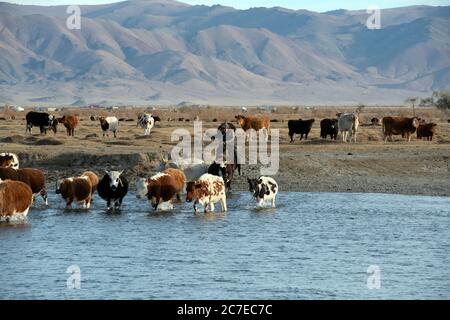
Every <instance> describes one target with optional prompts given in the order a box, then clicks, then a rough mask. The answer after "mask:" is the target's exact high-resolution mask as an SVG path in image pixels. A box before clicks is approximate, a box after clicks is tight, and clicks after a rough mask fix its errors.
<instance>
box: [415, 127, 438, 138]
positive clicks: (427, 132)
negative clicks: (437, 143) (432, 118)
mask: <svg viewBox="0 0 450 320" xmlns="http://www.w3.org/2000/svg"><path fill="white" fill-rule="evenodd" d="M436 127H437V124H436V123H426V124H421V125H419V127H418V128H417V139H422V138H426V139H427V141H433V136H434V135H435V134H436V131H437V130H436Z"/></svg>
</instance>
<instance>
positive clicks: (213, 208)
mask: <svg viewBox="0 0 450 320" xmlns="http://www.w3.org/2000/svg"><path fill="white" fill-rule="evenodd" d="M209 207H210V208H211V212H214V211H216V209H215V207H214V202H210V203H209Z"/></svg>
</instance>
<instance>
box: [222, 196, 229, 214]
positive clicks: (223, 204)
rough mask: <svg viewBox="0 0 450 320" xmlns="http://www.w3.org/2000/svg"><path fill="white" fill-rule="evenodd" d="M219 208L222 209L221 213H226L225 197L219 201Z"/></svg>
mask: <svg viewBox="0 0 450 320" xmlns="http://www.w3.org/2000/svg"><path fill="white" fill-rule="evenodd" d="M220 206H221V207H222V212H227V211H228V209H227V201H226V200H225V197H222V198H221V199H220Z"/></svg>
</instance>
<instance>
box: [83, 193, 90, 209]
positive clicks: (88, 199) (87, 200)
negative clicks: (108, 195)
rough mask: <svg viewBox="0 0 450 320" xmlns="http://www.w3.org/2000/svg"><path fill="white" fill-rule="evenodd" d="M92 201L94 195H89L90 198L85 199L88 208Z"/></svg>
mask: <svg viewBox="0 0 450 320" xmlns="http://www.w3.org/2000/svg"><path fill="white" fill-rule="evenodd" d="M91 202H92V196H89V198H87V199H86V200H85V201H84V206H85V208H86V209H89V208H90V206H91Z"/></svg>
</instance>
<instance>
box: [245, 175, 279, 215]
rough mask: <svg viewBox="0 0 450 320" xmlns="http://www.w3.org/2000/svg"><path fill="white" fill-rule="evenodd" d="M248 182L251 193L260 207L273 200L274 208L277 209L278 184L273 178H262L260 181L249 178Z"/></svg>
mask: <svg viewBox="0 0 450 320" xmlns="http://www.w3.org/2000/svg"><path fill="white" fill-rule="evenodd" d="M247 181H248V186H249V189H250V192H252V193H253V197H255V199H256V201H257V202H258V206H260V207H262V206H263V205H264V203H265V201H269V200H272V208H275V198H276V196H277V193H278V184H277V182H276V181H275V180H274V179H273V178H270V177H264V176H261V177H259V178H258V179H250V178H247Z"/></svg>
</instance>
